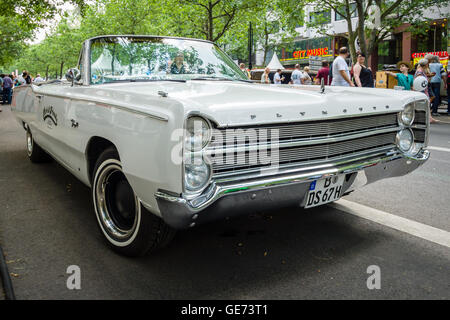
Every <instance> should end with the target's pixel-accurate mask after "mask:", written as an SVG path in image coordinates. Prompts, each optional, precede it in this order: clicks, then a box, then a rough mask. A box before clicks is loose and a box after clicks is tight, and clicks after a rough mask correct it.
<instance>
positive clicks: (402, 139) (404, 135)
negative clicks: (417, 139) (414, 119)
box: [397, 129, 414, 152]
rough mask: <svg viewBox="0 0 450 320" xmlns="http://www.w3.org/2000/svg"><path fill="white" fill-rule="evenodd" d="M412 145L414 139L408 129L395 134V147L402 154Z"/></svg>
mask: <svg viewBox="0 0 450 320" xmlns="http://www.w3.org/2000/svg"><path fill="white" fill-rule="evenodd" d="M413 143H414V137H413V134H412V132H411V130H409V129H404V130H401V131H399V132H398V133H397V146H398V147H399V149H400V150H401V151H403V152H408V151H409V150H411V147H412V145H413Z"/></svg>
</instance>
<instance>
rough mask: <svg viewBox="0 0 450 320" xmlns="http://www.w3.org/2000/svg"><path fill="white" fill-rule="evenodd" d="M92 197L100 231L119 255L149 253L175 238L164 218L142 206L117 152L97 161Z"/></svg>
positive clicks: (105, 152)
mask: <svg viewBox="0 0 450 320" xmlns="http://www.w3.org/2000/svg"><path fill="white" fill-rule="evenodd" d="M92 197H93V202H94V208H95V213H96V216H97V221H98V225H99V227H100V230H101V232H102V234H103V235H104V236H105V238H106V240H107V242H108V244H109V245H110V246H111V247H112V248H113V249H114V250H115V251H116V252H119V253H120V254H123V255H127V256H141V255H144V254H147V253H150V252H152V251H154V250H156V249H157V248H159V247H161V246H162V245H163V244H166V243H168V242H169V241H170V240H171V239H172V238H173V236H174V235H175V231H174V230H173V229H172V228H170V227H169V226H168V225H167V224H166V223H165V222H164V221H163V220H162V219H161V218H159V217H157V216H155V215H154V214H152V213H151V212H148V211H147V210H146V209H145V208H144V207H143V206H142V205H141V203H140V201H139V199H138V197H137V196H136V194H135V193H134V191H133V189H132V187H131V185H130V184H129V183H128V180H127V178H126V177H125V174H124V173H123V171H122V164H121V162H120V159H119V156H118V153H117V151H116V150H115V149H114V148H109V149H107V150H105V151H104V152H103V153H102V154H101V156H100V157H99V159H98V160H97V163H96V166H95V169H94V179H93V183H92Z"/></svg>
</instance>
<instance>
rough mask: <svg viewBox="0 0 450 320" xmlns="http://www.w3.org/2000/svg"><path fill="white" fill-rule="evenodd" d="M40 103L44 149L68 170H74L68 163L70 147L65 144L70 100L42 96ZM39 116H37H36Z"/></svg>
mask: <svg viewBox="0 0 450 320" xmlns="http://www.w3.org/2000/svg"><path fill="white" fill-rule="evenodd" d="M41 99H42V102H41V107H40V108H41V109H42V110H40V111H41V112H40V119H39V120H40V121H41V125H40V128H41V133H42V136H43V137H42V138H43V140H44V141H45V142H44V143H45V146H44V147H45V149H46V150H47V151H48V152H49V153H50V154H51V155H52V156H53V157H54V158H56V160H58V161H59V162H60V163H61V164H63V165H64V166H66V167H67V168H68V169H70V170H72V171H73V170H74V167H73V166H72V165H71V161H70V152H69V151H70V147H69V146H68V144H67V134H68V133H67V131H68V130H69V128H70V124H68V123H67V114H68V112H69V110H70V104H71V100H70V99H69V98H65V97H63V96H58V95H44V96H43V97H42V98H41ZM38 115H39V114H38Z"/></svg>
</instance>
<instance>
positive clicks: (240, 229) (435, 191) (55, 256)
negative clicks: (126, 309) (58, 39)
mask: <svg viewBox="0 0 450 320" xmlns="http://www.w3.org/2000/svg"><path fill="white" fill-rule="evenodd" d="M441 119H442V120H443V121H445V122H448V123H440V124H437V125H433V126H432V128H431V138H430V145H431V146H434V147H438V148H444V149H439V150H441V151H432V157H431V159H430V160H429V161H428V162H427V163H426V164H425V165H424V166H423V167H422V168H420V169H419V170H417V171H415V172H414V173H412V174H410V175H408V176H405V177H401V178H395V179H388V180H384V181H380V182H377V183H375V184H373V185H371V186H368V187H366V188H365V189H362V190H359V191H356V192H354V193H353V194H351V195H350V196H347V197H345V199H346V200H350V201H352V202H356V203H359V204H363V205H366V206H369V207H371V208H376V209H379V210H383V211H385V212H388V213H391V214H393V215H398V216H401V217H404V218H408V219H411V220H414V221H417V222H421V223H423V224H426V225H430V226H433V227H436V228H439V229H441V230H446V231H450V219H449V213H450V210H449V207H448V204H449V198H448V197H449V187H450V152H449V151H450V119H449V118H447V117H441ZM25 150H26V149H25V132H24V131H23V129H21V127H20V126H19V125H18V124H17V122H16V121H15V120H14V119H13V117H12V115H11V113H10V110H9V107H4V108H3V112H2V113H0V245H1V246H2V247H3V250H4V251H5V253H6V255H7V258H6V259H7V261H8V266H9V269H10V272H11V274H12V280H13V284H14V288H15V293H16V296H17V298H18V299H328V298H332V299H449V298H450V249H449V247H447V246H443V245H439V244H436V243H433V242H431V241H428V240H424V239H422V238H418V237H416V236H414V235H412V234H409V233H406V232H401V231H398V230H394V229H392V228H390V227H387V226H385V225H383V224H378V223H375V222H373V221H370V220H367V219H363V218H360V217H357V216H355V215H352V214H349V213H347V212H345V211H340V210H337V209H335V208H334V207H333V206H331V205H329V206H324V207H320V208H316V209H311V210H306V211H305V210H301V209H289V210H288V209H285V210H278V211H275V212H267V213H265V214H258V215H254V214H251V213H249V215H248V216H243V217H239V218H235V219H231V220H223V221H218V222H214V223H210V224H207V225H203V226H200V227H197V228H194V229H190V230H187V231H183V232H179V233H178V234H177V237H176V238H175V240H174V241H173V243H172V244H171V245H170V246H169V247H168V248H166V249H165V250H163V251H160V252H158V253H156V254H154V255H152V256H148V257H144V258H139V259H129V258H125V257H122V256H119V255H117V254H115V253H113V252H112V251H110V250H109V249H108V248H107V246H106V244H105V243H104V241H103V239H102V236H101V235H100V233H99V231H98V229H97V226H96V220H95V216H94V213H93V207H92V203H91V197H90V189H89V188H87V187H86V186H84V185H83V184H81V183H80V182H78V181H77V180H76V178H74V177H73V176H72V175H71V174H69V173H68V172H67V171H66V170H65V169H63V168H62V167H61V166H60V165H58V164H57V163H55V162H53V163H48V164H41V165H35V164H32V163H31V162H30V161H29V160H28V159H27V156H26V151H25ZM442 150H444V151H442ZM445 150H447V151H445ZM70 265H77V266H79V267H80V269H81V290H68V289H67V287H66V280H67V278H68V276H69V275H68V274H67V273H66V270H67V267H68V266H70ZM371 265H376V266H379V268H380V270H381V288H380V289H374V290H369V289H368V288H367V285H366V282H367V278H368V277H369V276H370V275H369V274H368V273H367V268H368V267H369V266H371ZM0 290H1V289H0ZM0 299H1V293H0Z"/></svg>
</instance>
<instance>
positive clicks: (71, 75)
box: [66, 68, 81, 85]
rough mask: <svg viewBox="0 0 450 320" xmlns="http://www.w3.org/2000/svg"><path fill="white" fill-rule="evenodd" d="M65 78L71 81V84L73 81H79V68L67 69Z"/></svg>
mask: <svg viewBox="0 0 450 320" xmlns="http://www.w3.org/2000/svg"><path fill="white" fill-rule="evenodd" d="M66 79H67V81H70V82H72V85H73V83H74V81H80V79H81V73H80V70H78V69H77V68H70V69H69V70H67V73H66Z"/></svg>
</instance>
